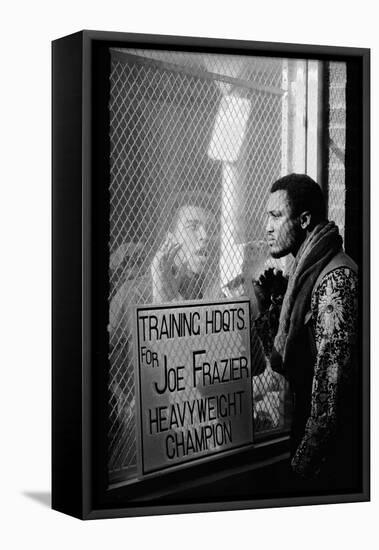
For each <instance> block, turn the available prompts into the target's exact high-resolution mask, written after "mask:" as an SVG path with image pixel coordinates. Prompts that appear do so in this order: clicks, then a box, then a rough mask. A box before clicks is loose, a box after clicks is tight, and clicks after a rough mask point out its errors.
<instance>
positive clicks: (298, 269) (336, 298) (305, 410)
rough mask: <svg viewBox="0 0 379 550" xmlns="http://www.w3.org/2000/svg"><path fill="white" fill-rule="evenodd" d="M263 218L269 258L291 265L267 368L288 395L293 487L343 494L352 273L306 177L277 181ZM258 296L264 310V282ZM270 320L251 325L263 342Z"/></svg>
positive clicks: (352, 430) (353, 450) (347, 473)
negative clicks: (288, 261) (288, 257)
mask: <svg viewBox="0 0 379 550" xmlns="http://www.w3.org/2000/svg"><path fill="white" fill-rule="evenodd" d="M267 211H268V222H267V227H266V232H267V240H268V245H269V249H270V253H271V255H272V256H273V257H274V258H280V257H283V256H285V255H287V254H290V255H292V256H293V257H294V261H293V265H292V267H291V270H290V274H289V279H288V286H287V290H286V292H285V295H284V299H283V303H282V306H281V310H280V316H279V320H278V323H277V324H276V327H275V332H276V335H275V338H274V341H273V345H272V348H271V356H270V361H271V366H272V368H273V369H274V370H275V371H276V372H279V373H281V374H283V375H284V376H285V377H286V379H287V380H288V381H289V384H290V388H291V390H292V391H291V393H292V397H293V416H292V428H291V466H292V472H293V473H295V477H294V480H296V479H297V480H299V479H300V478H303V480H305V479H306V478H308V479H314V481H313V482H312V481H311V482H308V483H309V484H312V483H313V486H314V487H319V488H320V489H321V488H322V487H326V486H328V484H329V487H330V488H331V487H335V488H344V487H346V488H347V487H349V486H350V485H349V484H351V483H353V482H354V472H355V470H356V464H357V462H356V460H357V456H358V455H357V453H358V452H359V444H358V439H357V436H356V426H357V423H358V413H357V411H358V403H357V395H356V394H357V390H358V385H357V382H356V379H355V377H356V372H355V368H356V364H355V363H356V362H355V361H354V357H353V356H354V349H355V347H356V345H357V323H358V319H357V318H358V298H357V294H358V278H357V266H356V264H355V263H354V262H353V260H352V259H351V258H349V256H347V254H345V252H344V251H343V249H342V238H341V236H340V235H339V230H338V228H337V226H336V225H335V223H334V222H329V221H327V218H326V207H325V201H324V197H323V194H322V191H321V188H320V187H319V186H318V185H317V184H316V182H314V181H313V180H312V179H311V178H310V177H308V176H306V175H301V174H290V175H288V176H285V177H283V178H281V179H279V180H277V181H276V182H275V183H274V184H273V185H272V187H271V192H270V196H269V199H268V208H267ZM256 290H257V297H258V299H259V301H260V302H261V303H263V302H264V299H266V298H267V296H265V294H267V289H266V288H265V278H264V277H262V278H261V279H260V280H259V281H258V282H257V284H256ZM272 307H276V306H275V304H274V305H273V306H272ZM271 309H272V308H271ZM267 313H268V312H267V311H266V312H262V314H261V316H260V317H259V318H258V319H257V323H256V324H257V328H258V331H259V332H260V334H262V338H263V339H264V338H265V337H267V333H268V332H269V331H270V327H269V326H268V320H269V319H270V322H271V323H272V318H273V316H272V311H271V312H270V315H268V314H267ZM266 349H267V346H266ZM302 483H303V482H302ZM305 485H306V482H305V481H304V486H305Z"/></svg>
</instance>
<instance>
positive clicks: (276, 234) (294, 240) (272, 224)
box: [266, 190, 301, 258]
mask: <svg viewBox="0 0 379 550" xmlns="http://www.w3.org/2000/svg"><path fill="white" fill-rule="evenodd" d="M267 215H268V220H267V226H266V236H267V242H268V245H269V248H270V253H271V256H272V257H273V258H281V257H282V256H286V255H287V254H290V253H292V254H296V252H297V250H298V247H299V243H300V240H301V228H300V225H299V220H298V218H293V217H292V214H291V207H290V204H289V201H288V198H287V191H284V190H281V191H275V192H274V193H270V197H269V199H268V203H267Z"/></svg>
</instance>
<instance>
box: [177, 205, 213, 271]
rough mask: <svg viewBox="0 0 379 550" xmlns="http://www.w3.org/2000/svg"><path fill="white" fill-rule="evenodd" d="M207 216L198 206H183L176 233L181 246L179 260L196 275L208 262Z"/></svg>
mask: <svg viewBox="0 0 379 550" xmlns="http://www.w3.org/2000/svg"><path fill="white" fill-rule="evenodd" d="M206 226H207V215H206V212H205V211H204V210H203V209H202V208H200V207H198V206H182V208H181V209H180V211H179V214H178V221H177V223H176V228H175V231H174V236H175V240H176V241H177V242H178V244H180V245H181V247H180V249H179V251H178V260H179V261H180V262H181V264H182V265H184V266H186V267H187V268H189V270H190V271H192V272H194V273H200V272H201V271H202V270H203V268H204V266H205V264H206V262H207V230H206Z"/></svg>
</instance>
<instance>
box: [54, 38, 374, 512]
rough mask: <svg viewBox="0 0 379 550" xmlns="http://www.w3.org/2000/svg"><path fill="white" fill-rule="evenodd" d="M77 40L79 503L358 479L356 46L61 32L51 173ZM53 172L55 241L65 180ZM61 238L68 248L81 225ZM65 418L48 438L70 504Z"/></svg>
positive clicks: (361, 402)
mask: <svg viewBox="0 0 379 550" xmlns="http://www.w3.org/2000/svg"><path fill="white" fill-rule="evenodd" d="M78 52H83V55H84V57H83V59H84V66H83V67H84V68H83V69H82V71H83V72H82V74H83V75H84V79H85V80H84V81H83V82H84V91H83V105H84V107H83V109H84V111H83V112H84V117H85V118H84V123H83V132H84V133H83V135H84V142H83V143H84V144H85V149H84V152H83V155H84V156H83V159H82V160H81V159H80V162H81V163H82V164H81V166H82V167H84V170H86V171H87V172H86V174H87V176H86V179H85V180H84V183H83V195H82V198H81V200H82V204H83V207H84V209H85V210H84V212H87V214H86V215H84V214H83V218H82V220H83V222H82V223H84V226H83V227H84V230H86V228H88V231H89V233H88V237H84V239H85V241H84V242H88V243H90V245H88V248H87V254H88V263H87V264H86V262H84V263H83V277H86V276H87V277H88V285H87V284H86V285H85V286H84V287H83V295H82V298H83V300H84V302H83V304H84V305H83V308H84V309H83V312H84V315H86V313H87V312H88V313H89V312H91V317H88V324H87V323H86V321H85V319H86V317H84V321H83V320H82V323H83V324H82V326H83V331H84V332H83V333H81V334H80V339H81V344H82V346H83V349H84V350H86V352H85V353H86V356H85V357H86V358H87V359H86V361H85V363H81V364H82V368H83V369H84V371H83V372H85V373H87V374H86V377H88V378H84V380H83V379H82V380H81V381H80V384H81V391H82V392H83V393H82V395H83V399H84V402H83V404H84V407H85V409H86V410H87V413H86V414H87V415H88V416H86V415H85V413H84V411H85V409H84V411H83V412H82V415H83V416H82V421H83V422H84V428H83V430H84V433H83V432H81V437H82V438H84V439H83V440H82V445H84V440H85V437H86V434H87V432H88V435H87V437H90V438H89V439H88V441H87V444H88V453H89V454H88V467H89V468H90V469H91V470H90V471H91V474H90V483H91V487H92V491H93V494H94V495H95V497H93V499H94V500H96V499H97V501H98V502H100V503H101V502H102V503H103V506H104V507H106V508H107V512H104V511H101V510H100V509H98V508H92V509H90V510H88V514H89V515H88V517H103V516H104V515H105V516H107V514H110V513H112V512H111V511H110V509H112V507H115V506H116V504H117V508H125V514H127V515H134V514H135V515H139V514H140V513H141V511H144V513H154V512H158V511H159V510H161V511H163V512H167V513H175V512H178V511H180V510H181V509H182V510H185V511H191V506H193V510H194V511H196V509H197V508H196V506H203V509H206V508H205V507H210V509H218V508H219V507H220V506H221V507H223V508H224V509H225V508H227V507H231V508H233V507H237V508H238V507H242V508H243V507H262V506H275V505H278V502H280V503H281V504H280V505H286V504H287V505H288V504H289V505H290V504H291V503H297V504H302V503H304V504H306V503H311V502H315V503H321V502H330V501H332V502H349V501H357V500H358V501H359V500H366V499H367V498H368V492H367V489H368V485H367V481H368V473H369V472H368V462H367V459H368V455H367V449H368V438H367V435H368V434H367V425H368V424H367V418H366V417H367V410H368V409H367V406H368V399H369V394H368V385H367V383H368V343H367V340H365V342H364V338H363V335H364V326H366V325H367V321H368V317H367V312H368V309H367V307H366V304H365V300H366V299H367V296H368V284H367V283H368V264H367V261H368V256H367V246H366V248H365V239H368V237H369V233H368V226H367V223H366V224H365V212H367V209H368V189H369V182H368V179H367V176H366V175H365V174H366V172H365V166H366V164H365V163H366V161H367V154H368V151H366V150H365V149H364V139H365V138H364V136H365V134H364V127H363V124H364V107H365V100H366V101H367V98H365V93H366V91H365V90H367V78H368V72H367V70H368V69H367V67H368V66H367V61H368V59H369V52H368V51H367V50H359V51H358V50H355V49H354V48H353V49H350V50H349V49H333V48H324V49H319V50H317V48H316V49H312V48H309V47H308V48H307V47H306V46H303V47H301V46H298V47H296V46H295V45H293V46H292V47H291V45H289V46H287V49H286V46H284V45H283V46H282V47H280V46H276V47H275V45H273V44H260V45H259V44H254V43H253V42H251V43H248V42H245V43H232V42H228V41H217V40H216V41H212V40H209V41H207V40H196V39H179V38H177V37H154V36H145V35H144V36H140V35H136V36H134V35H127V34H125V35H123V34H121V35H120V34H117V33H116V34H112V33H96V32H92V31H88V32H87V31H86V32H84V33H78V34H76V35H73V36H71V37H67V38H63V39H61V40H60V41H56V42H54V43H53V112H55V113H56V121H57V122H56V134H55V135H56V140H55V146H54V149H53V155H54V154H55V157H54V156H53V166H54V158H55V167H56V168H55V172H53V173H55V174H56V181H59V180H58V177H59V174H63V176H62V178H63V180H65V179H66V176H65V172H64V170H65V168H64V166H62V167H61V172H60V171H59V167H60V163H61V159H63V156H64V155H63V145H64V139H65V134H64V131H62V130H61V129H60V126H59V122H60V120H61V118H62V117H66V113H65V110H64V101H63V102H62V99H61V96H60V94H62V92H63V93H64V90H65V87H66V86H67V82H66V78H65V73H66V72H67V74H69V73H68V71H71V66H70V65H67V66H65V64H64V59H65V56H66V57H67V56H68V55H69V56H70V59H72V56H73V55H74V56H75V55H78ZM284 52H287V55H284ZM86 59H91V62H89V61H87V64H86V61H85V60H86ZM70 78H71V80H72V86H73V87H74V85H75V86H76V85H77V84H76V83H75V80H74V78H73V77H72V76H71V77H70ZM79 85H80V86H81V85H82V82H81V80H79ZM54 93H55V95H54ZM63 97H64V96H63ZM68 97H69V96H68ZM54 101H55V103H54ZM54 105H56V107H55V111H54ZM357 106H360V108H359V109H358V108H357ZM86 113H88V117H89V118H88V119H86ZM86 120H87V123H86ZM62 122H63V118H62ZM365 122H367V121H365ZM86 124H87V125H86ZM73 152H75V151H73ZM86 159H88V160H87V161H86ZM53 191H54V193H55V198H54V195H53V204H54V205H56V206H55V210H54V214H55V216H56V225H55V227H56V242H59V243H61V241H62V240H63V237H62V238H61V239H60V238H59V237H60V231H62V227H63V221H62V222H61V223H62V226H60V225H59V224H60V217H62V216H63V215H64V209H63V207H62V202H63V203H64V201H68V200H69V191H68V189H65V190H64V189H63V186H61V187H60V186H59V185H58V184H56V185H55V187H53ZM72 192H73V193H75V190H74V189H73V191H72ZM59 197H60V199H59ZM74 200H75V199H74ZM64 223H66V218H64ZM87 224H88V225H87ZM64 239H65V240H66V241H67V243H69V244H68V246H70V250H71V249H72V240H73V239H75V236H74V234H73V235H72V238H71V239H67V237H66V235H65V236H64ZM87 239H88V241H87ZM78 244H79V242H78ZM63 246H64V244H63ZM78 251H79V248H78ZM60 255H61V257H62V259H61V258H60ZM64 256H65V255H64V252H63V250H60V251H59V252H58V253H57V256H56V266H57V267H56V269H57V278H58V281H59V265H60V262H62V261H63V258H64ZM62 267H63V265H62ZM64 267H65V268H66V270H67V264H66V263H65V265H64ZM59 284H60V283H59V282H58V286H57V288H58V289H59V288H60V286H59ZM61 284H62V285H65V284H67V280H66V279H64V280H63V281H62V283H61ZM57 294H58V297H57V302H56V304H57V305H56V307H58V304H59V290H57ZM87 308H88V309H87ZM64 326H65V325H64V321H62V319H61V318H60V317H57V319H56V320H55V333H54V332H53V346H55V348H53V353H54V349H55V350H56V351H55V363H53V369H55V370H53V402H54V398H55V399H56V403H57V405H56V413H55V414H56V416H55V424H53V435H54V430H55V432H59V431H60V430H61V429H62V426H63V425H64V423H65V422H66V423H67V422H68V417H67V419H66V420H65V419H64V414H65V407H66V405H65V403H63V402H61V400H62V397H61V396H62V390H61V387H58V384H57V383H55V384H54V381H57V380H58V379H59V378H60V376H59V372H60V369H61V368H63V369H64V372H65V374H66V376H68V374H67V366H66V365H64V366H62V367H61V366H60V363H61V361H62V353H64V351H65V343H64V339H63V338H61V334H62V331H63V329H64ZM54 334H55V336H54ZM82 338H83V339H82ZM71 344H72V342H71V341H70V345H71ZM57 350H58V351H57ZM87 354H88V355H87ZM54 373H55V374H54ZM69 379H70V377H69V376H68V378H67V380H69ZM71 383H73V384H75V383H78V381H77V382H75V375H74V374H73V378H72V382H71ZM53 414H54V410H53ZM66 414H67V413H66ZM70 414H72V413H71V412H70ZM73 419H74V420H75V417H73ZM365 426H366V428H365ZM70 437H71V435H70ZM64 440H65V438H64V437H60V438H59V437H55V439H53V444H55V447H54V446H53V452H55V456H56V457H57V458H56V462H55V464H54V462H53V507H54V508H56V509H58V510H61V511H65V506H66V505H65V498H64V497H63V495H64V494H65V491H67V490H68V487H69V486H68V485H67V480H66V479H65V478H64V476H62V467H63V466H64V463H65V459H64V449H66V445H67V444H68V441H66V442H65V443H64ZM63 447H64V449H63ZM54 449H55V451H54ZM83 449H85V447H84V446H83ZM68 498H69V497H68ZM301 499H303V500H301ZM94 500H93V501H94ZM92 506H93V505H91V504H89V507H90V508H91V507H92ZM97 506H98V505H97ZM159 507H163V508H159ZM113 513H114V514H116V515H118V514H119V513H120V512H115V511H114V512H113ZM84 516H85V517H87V514H85V513H84Z"/></svg>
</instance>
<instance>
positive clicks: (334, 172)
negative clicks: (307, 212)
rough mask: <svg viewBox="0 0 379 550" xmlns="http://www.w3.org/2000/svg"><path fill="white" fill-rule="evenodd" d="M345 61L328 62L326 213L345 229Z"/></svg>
mask: <svg viewBox="0 0 379 550" xmlns="http://www.w3.org/2000/svg"><path fill="white" fill-rule="evenodd" d="M345 146H346V63H337V62H331V63H329V170H328V174H329V178H328V210H329V212H328V215H329V219H331V220H333V221H335V222H336V224H337V225H338V227H339V229H340V233H341V235H342V237H343V236H344V232H345V197H346V192H345Z"/></svg>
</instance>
